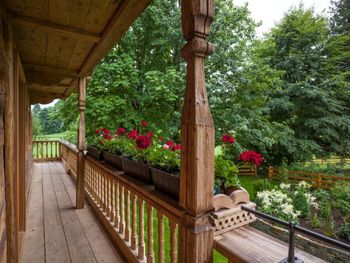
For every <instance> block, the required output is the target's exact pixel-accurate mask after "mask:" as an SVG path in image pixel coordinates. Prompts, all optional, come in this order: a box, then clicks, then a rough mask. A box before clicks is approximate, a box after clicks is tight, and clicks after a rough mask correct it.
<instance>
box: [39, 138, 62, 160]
mask: <svg viewBox="0 0 350 263" xmlns="http://www.w3.org/2000/svg"><path fill="white" fill-rule="evenodd" d="M32 149H33V159H34V161H36V162H40V161H57V160H59V159H60V142H59V141H33V144H32Z"/></svg>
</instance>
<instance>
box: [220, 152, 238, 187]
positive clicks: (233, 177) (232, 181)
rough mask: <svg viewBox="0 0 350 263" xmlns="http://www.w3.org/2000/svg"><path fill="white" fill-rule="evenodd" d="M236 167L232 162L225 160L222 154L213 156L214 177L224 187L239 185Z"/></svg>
mask: <svg viewBox="0 0 350 263" xmlns="http://www.w3.org/2000/svg"><path fill="white" fill-rule="evenodd" d="M237 175H238V169H237V167H236V165H235V164H234V162H232V161H230V160H226V159H224V158H223V156H222V155H219V156H216V157H215V178H216V180H219V181H220V182H221V184H224V185H225V187H230V186H236V187H240V186H241V184H240V181H239V179H238V176H237Z"/></svg>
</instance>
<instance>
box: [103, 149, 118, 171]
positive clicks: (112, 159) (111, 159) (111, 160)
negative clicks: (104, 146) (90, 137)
mask: <svg viewBox="0 0 350 263" xmlns="http://www.w3.org/2000/svg"><path fill="white" fill-rule="evenodd" d="M103 159H104V160H105V162H106V163H108V164H110V165H112V166H113V167H115V168H118V169H119V170H122V169H123V166H122V157H121V156H119V155H116V154H113V153H109V152H103Z"/></svg>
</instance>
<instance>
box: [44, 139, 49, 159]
mask: <svg viewBox="0 0 350 263" xmlns="http://www.w3.org/2000/svg"><path fill="white" fill-rule="evenodd" d="M45 149H46V152H45V158H49V143H48V142H45Z"/></svg>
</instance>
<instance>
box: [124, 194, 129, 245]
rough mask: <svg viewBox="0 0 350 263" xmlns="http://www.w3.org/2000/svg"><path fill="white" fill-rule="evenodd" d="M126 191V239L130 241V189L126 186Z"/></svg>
mask: <svg viewBox="0 0 350 263" xmlns="http://www.w3.org/2000/svg"><path fill="white" fill-rule="evenodd" d="M124 192H125V198H126V200H125V206H126V209H125V217H126V219H125V236H124V239H125V241H126V242H129V241H130V191H129V189H127V188H124Z"/></svg>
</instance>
